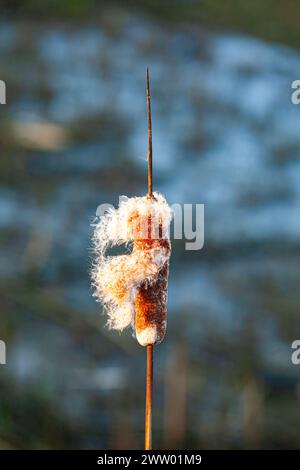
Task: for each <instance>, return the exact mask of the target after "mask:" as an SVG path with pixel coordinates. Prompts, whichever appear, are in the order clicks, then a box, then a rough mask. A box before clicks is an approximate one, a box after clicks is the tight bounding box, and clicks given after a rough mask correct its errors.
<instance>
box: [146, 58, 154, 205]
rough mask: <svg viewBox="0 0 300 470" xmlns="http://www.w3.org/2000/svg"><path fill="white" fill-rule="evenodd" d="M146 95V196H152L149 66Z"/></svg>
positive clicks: (147, 69)
mask: <svg viewBox="0 0 300 470" xmlns="http://www.w3.org/2000/svg"><path fill="white" fill-rule="evenodd" d="M146 96H147V116H148V196H149V197H153V192H152V191H153V190H152V120H151V99H150V80H149V67H148V65H147V68H146Z"/></svg>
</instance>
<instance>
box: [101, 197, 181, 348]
mask: <svg viewBox="0 0 300 470" xmlns="http://www.w3.org/2000/svg"><path fill="white" fill-rule="evenodd" d="M153 196H154V197H153V198H148V197H147V196H144V197H135V198H129V199H128V198H126V199H125V198H123V199H122V201H121V203H120V206H119V208H118V209H116V210H112V211H110V212H108V213H106V214H105V215H104V216H102V217H101V219H100V220H99V222H98V223H97V224H96V226H95V231H94V245H95V252H96V260H95V262H94V266H93V271H92V280H93V285H94V287H95V294H94V295H95V296H96V297H98V299H99V300H101V302H102V303H103V304H104V307H105V309H106V311H107V313H108V325H109V327H110V328H113V329H116V330H123V329H124V328H126V327H127V326H129V325H130V324H131V325H132V327H133V329H134V331H135V333H136V337H137V340H138V342H139V343H140V344H141V345H143V346H146V345H148V344H157V343H159V342H161V341H162V340H163V337H164V335H165V329H166V305H167V283H168V265H169V258H170V253H171V246H170V237H169V226H170V222H171V219H172V211H171V209H170V207H169V206H168V204H167V202H166V200H165V199H164V197H163V196H162V195H161V194H158V193H154V195H153ZM131 242H132V244H133V249H132V252H131V253H130V254H125V255H121V256H107V255H106V251H107V249H108V248H109V247H111V246H113V245H120V244H124V243H125V244H127V243H131Z"/></svg>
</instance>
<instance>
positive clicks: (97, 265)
mask: <svg viewBox="0 0 300 470" xmlns="http://www.w3.org/2000/svg"><path fill="white" fill-rule="evenodd" d="M146 90H147V109H148V194H147V196H144V197H133V198H125V197H123V198H122V200H121V202H120V205H119V207H118V209H112V210H109V211H108V212H107V213H106V214H105V215H104V216H102V217H101V219H100V220H99V221H97V224H96V225H95V231H94V247H95V254H96V259H95V262H94V265H93V269H92V281H93V285H94V287H95V292H94V295H95V297H97V299H98V300H99V301H101V302H102V303H103V305H104V308H105V310H106V312H107V315H108V326H109V327H110V328H112V329H115V330H119V331H122V330H124V328H126V327H128V326H131V327H132V329H133V332H134V333H135V336H136V338H137V341H138V342H139V344H140V345H141V346H145V347H146V348H147V379H146V419H145V449H146V450H149V449H151V448H152V381H153V346H154V345H156V344H159V343H161V341H162V340H163V339H164V337H165V334H166V327H167V290H168V274H169V259H170V254H171V244H170V236H169V229H170V223H171V219H172V211H171V209H170V207H169V205H168V204H167V202H166V200H165V198H164V197H163V196H162V194H159V193H153V191H152V125H151V107H150V86H149V70H148V67H147V87H146ZM122 244H125V246H126V247H129V246H130V247H131V252H130V253H128V254H124V255H120V256H108V255H107V250H108V249H109V248H111V247H112V246H118V245H122Z"/></svg>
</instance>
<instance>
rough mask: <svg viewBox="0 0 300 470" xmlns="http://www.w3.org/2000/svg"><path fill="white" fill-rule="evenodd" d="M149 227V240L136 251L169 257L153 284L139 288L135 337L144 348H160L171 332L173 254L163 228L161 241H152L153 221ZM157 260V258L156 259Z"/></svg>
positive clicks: (137, 245)
mask: <svg viewBox="0 0 300 470" xmlns="http://www.w3.org/2000/svg"><path fill="white" fill-rule="evenodd" d="M148 222H150V223H149V226H150V228H149V231H148V235H149V238H147V239H137V240H135V242H134V251H135V250H140V251H142V252H143V253H144V254H145V255H146V254H147V252H151V253H155V252H157V254H158V256H159V255H162V256H164V257H165V261H164V263H162V266H161V267H160V269H159V270H158V272H157V274H156V277H155V278H154V279H153V280H152V281H151V282H147V281H145V282H143V283H141V285H140V286H139V287H138V288H137V292H136V299H135V333H136V338H137V341H138V342H139V343H140V345H141V346H148V345H149V344H152V345H154V344H159V343H161V342H162V341H163V339H164V337H165V334H166V328H167V297H168V275H169V257H170V253H171V245H170V240H168V239H163V238H162V224H161V223H160V224H159V228H158V232H159V237H160V238H158V239H152V238H151V237H150V233H151V225H152V224H151V219H150V220H148ZM154 256H155V255H154Z"/></svg>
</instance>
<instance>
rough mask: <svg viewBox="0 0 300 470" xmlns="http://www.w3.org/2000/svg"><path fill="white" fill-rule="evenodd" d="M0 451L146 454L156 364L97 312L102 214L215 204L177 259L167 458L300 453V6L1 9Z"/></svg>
mask: <svg viewBox="0 0 300 470" xmlns="http://www.w3.org/2000/svg"><path fill="white" fill-rule="evenodd" d="M0 6H1V20H0V79H2V80H5V82H6V84H7V104H6V105H1V106H0V143H1V153H0V195H1V197H0V225H1V235H0V240H1V249H0V291H1V310H0V312H1V318H0V339H2V340H5V342H6V344H7V365H5V366H0V446H1V448H3V449H4V448H13V449H20V448H21V449H46V448H50V449H69V448H73V449H74V448H80V449H104V448H110V449H126V448H128V449H130V448H142V446H143V426H144V387H145V385H144V381H145V351H144V350H143V349H142V348H141V347H140V346H138V345H137V343H136V341H135V340H134V339H133V338H132V335H131V333H130V332H129V331H128V332H127V333H125V334H123V335H119V334H118V333H115V332H109V331H108V330H107V329H106V328H105V317H104V316H103V315H102V314H101V305H100V304H97V303H96V302H95V301H94V299H93V298H92V289H91V287H90V281H89V270H90V266H91V259H92V253H91V242H90V238H91V233H92V229H91V223H92V221H93V219H94V216H95V212H96V208H97V206H98V205H99V204H101V203H104V202H106V203H112V204H115V205H116V204H117V202H118V198H119V195H121V194H126V195H128V196H131V195H142V194H144V193H145V191H146V154H147V135H146V105H145V66H146V64H147V63H149V65H150V70H151V83H152V111H153V135H154V140H153V147H154V187H155V189H159V190H160V191H161V192H163V193H164V194H165V195H166V197H167V199H168V201H169V202H170V203H174V202H177V203H204V204H205V246H204V249H203V250H201V251H186V250H185V242H184V240H183V241H180V240H177V241H175V242H174V243H173V256H172V264H171V273H170V286H169V287H170V289H169V325H168V335H167V339H166V340H165V341H164V343H163V344H162V345H160V346H159V347H157V348H156V350H155V389H154V398H155V407H154V446H155V447H156V448H159V449H163V448H173V449H180V448H181V449H188V448H190V449H195V448H209V449H217V448H219V449H246V448H275V449H285V448H300V406H299V405H300V366H298V367H297V366H295V365H293V364H292V363H291V352H292V350H291V343H292V341H293V340H294V339H298V338H300V294H299V280H300V264H299V261H300V245H299V235H300V223H299V207H300V206H299V203H300V186H299V178H300V108H299V107H297V106H295V105H293V104H292V103H291V99H290V95H291V82H292V81H293V80H295V79H300V54H299V48H300V33H299V22H300V10H299V5H297V1H296V0H272V1H271V0H255V1H251V2H250V1H248V2H245V1H241V0H239V1H233V0H226V2H224V1H221V0H219V1H216V0H203V1H196V0H194V1H192V0H186V1H177V0H172V1H170V0H165V1H163V2H161V1H158V0H151V1H150V0H149V1H146V0H144V1H139V2H138V1H128V2H121V1H120V2H117V1H107V2H104V1H102V2H94V1H91V0H76V1H71V0H70V1H67V0H60V1H58V0H57V1H51V0H47V1H44V2H37V1H34V0H31V1H30V0H25V1H16V0H14V1H1V2H0Z"/></svg>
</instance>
